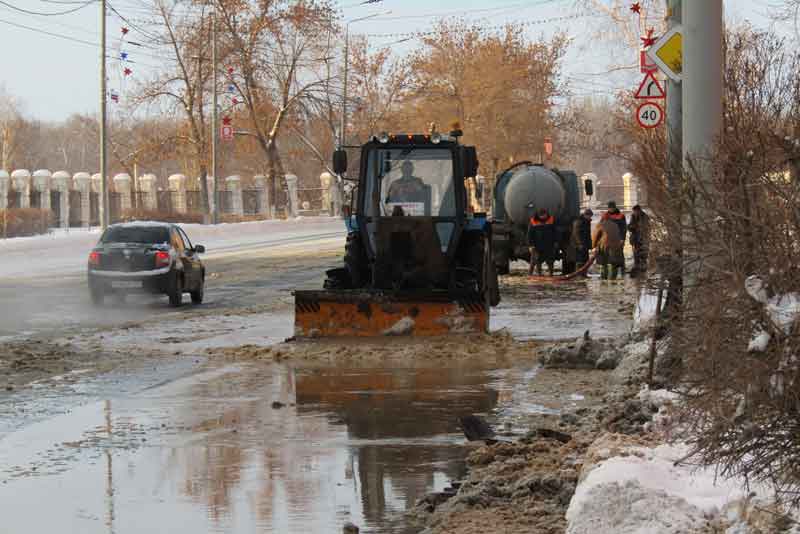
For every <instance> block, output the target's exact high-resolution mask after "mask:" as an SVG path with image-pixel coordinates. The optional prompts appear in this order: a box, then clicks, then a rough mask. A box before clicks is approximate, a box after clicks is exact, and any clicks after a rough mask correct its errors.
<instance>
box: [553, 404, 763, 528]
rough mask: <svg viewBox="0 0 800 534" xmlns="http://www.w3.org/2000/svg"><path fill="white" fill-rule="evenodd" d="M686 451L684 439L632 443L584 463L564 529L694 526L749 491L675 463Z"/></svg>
mask: <svg viewBox="0 0 800 534" xmlns="http://www.w3.org/2000/svg"><path fill="white" fill-rule="evenodd" d="M650 393H655V392H650ZM648 395H649V394H648ZM659 395H660V394H659ZM618 452H619V451H618ZM688 453H689V448H688V446H687V445H685V444H676V445H660V446H658V447H655V448H646V447H636V446H632V447H629V448H627V449H626V450H624V451H623V452H622V453H621V454H620V455H618V456H613V457H611V458H607V459H605V460H603V461H600V462H599V463H597V464H596V465H594V466H589V467H588V469H589V470H588V472H587V467H584V473H583V474H582V480H581V481H580V483H579V484H578V487H577V489H576V491H575V495H574V496H573V497H572V500H571V501H570V504H569V508H568V510H567V522H568V527H567V533H568V534H600V533H609V534H610V533H614V534H644V533H647V534H679V533H685V532H692V531H694V530H696V529H699V528H701V527H703V526H704V525H706V524H707V522H708V519H709V518H713V517H716V516H719V515H720V514H721V513H722V511H723V510H724V509H725V508H726V507H727V505H731V506H732V505H733V504H734V503H737V502H739V501H741V500H743V499H745V498H746V497H747V496H748V493H747V491H746V490H745V489H744V485H743V484H742V483H741V481H738V480H731V479H728V480H723V479H720V478H718V477H717V476H716V474H715V473H714V471H713V470H712V469H696V468H694V467H693V466H687V465H683V464H680V463H679V464H678V465H676V462H679V461H680V460H681V459H683V458H685V457H686V456H687V455H688Z"/></svg>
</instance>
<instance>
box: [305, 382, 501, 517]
mask: <svg viewBox="0 0 800 534" xmlns="http://www.w3.org/2000/svg"><path fill="white" fill-rule="evenodd" d="M296 398H297V406H298V412H299V413H301V414H303V413H309V412H315V411H320V410H322V411H324V412H328V414H329V415H328V418H329V420H331V421H332V422H334V423H337V422H342V423H344V425H346V428H347V434H348V437H349V438H350V440H351V444H350V445H349V449H350V455H351V457H353V458H354V462H355V464H356V465H357V473H358V482H359V486H358V492H359V493H360V502H361V508H362V513H363V515H364V519H365V521H366V524H367V525H370V526H376V527H377V526H379V525H380V526H382V528H379V529H378V531H385V532H390V531H392V530H391V529H390V528H387V527H388V525H387V523H389V522H391V519H392V518H393V517H394V518H395V519H397V518H398V512H402V511H403V510H405V509H407V508H409V507H410V506H413V504H414V503H416V501H417V500H418V499H420V498H421V497H422V496H423V495H425V494H426V493H428V492H430V491H431V490H432V489H434V488H436V489H441V486H442V485H444V484H445V483H446V482H448V481H450V480H453V479H458V478H460V477H461V476H463V474H464V465H463V461H462V459H463V456H464V453H463V450H462V448H461V446H460V445H457V444H458V443H460V442H462V441H463V440H462V439H461V437H460V431H459V429H458V425H457V417H458V415H464V414H470V413H486V412H489V411H491V410H492V409H493V408H494V406H495V405H496V403H497V399H498V394H497V391H495V390H493V389H491V388H488V387H487V386H486V376H485V374H484V373H482V372H479V371H475V370H472V371H467V370H464V369H415V370H407V369H394V370H386V369H325V370H317V371H298V372H297V391H296ZM437 477H438V480H439V481H440V484H439V487H436V486H437V484H436V481H437Z"/></svg>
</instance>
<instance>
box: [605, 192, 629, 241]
mask: <svg viewBox="0 0 800 534" xmlns="http://www.w3.org/2000/svg"><path fill="white" fill-rule="evenodd" d="M604 217H606V218H608V219H611V220H612V221H614V222H615V223H616V225H617V228H619V237H620V239H622V242H623V243H625V236H626V234H627V232H628V223H627V221H626V220H625V214H624V213H622V212H621V211H619V209H618V208H617V203H616V202H614V201H613V200H612V201H610V202H609V203H608V211H607V212H606V213H605V215H604Z"/></svg>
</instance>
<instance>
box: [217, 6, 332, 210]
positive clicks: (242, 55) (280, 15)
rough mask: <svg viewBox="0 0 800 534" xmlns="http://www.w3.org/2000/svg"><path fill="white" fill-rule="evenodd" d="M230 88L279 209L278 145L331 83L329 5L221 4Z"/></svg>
mask: <svg viewBox="0 0 800 534" xmlns="http://www.w3.org/2000/svg"><path fill="white" fill-rule="evenodd" d="M217 8H218V16H219V18H220V21H221V25H222V27H223V28H224V31H225V39H226V46H227V47H228V49H227V54H228V58H229V64H230V65H231V66H232V68H233V70H234V72H233V73H231V76H230V80H229V81H230V83H231V84H232V85H233V86H234V87H235V88H236V91H237V93H238V95H239V96H240V97H241V99H242V101H243V106H244V111H243V114H244V115H245V116H246V117H247V122H248V125H249V130H248V135H250V136H252V137H254V138H255V139H256V141H257V143H258V146H259V147H260V148H261V151H262V153H263V155H264V158H265V161H266V174H267V177H268V179H269V183H270V189H271V193H272V194H271V195H270V198H271V202H272V203H273V205H274V206H277V192H278V184H279V180H280V179H281V178H282V177H283V175H284V168H283V162H282V159H281V154H280V151H279V150H278V140H279V138H280V136H281V133H282V130H283V127H284V125H285V123H286V122H287V121H288V120H289V119H290V116H291V115H292V114H293V113H296V112H298V108H299V106H300V104H301V103H302V102H303V101H305V100H307V99H309V98H310V97H311V96H312V95H314V94H320V93H323V92H324V90H325V88H326V86H327V85H328V82H329V81H330V77H329V71H328V70H327V69H326V68H325V62H326V60H329V59H330V55H331V50H332V48H331V44H330V40H329V39H327V35H328V32H330V31H331V29H332V20H333V16H332V11H331V7H330V6H329V5H328V4H327V3H326V2H318V1H314V0H309V1H305V2H298V3H294V4H286V3H284V2H280V1H277V0H261V1H255V0H219V1H218V3H217Z"/></svg>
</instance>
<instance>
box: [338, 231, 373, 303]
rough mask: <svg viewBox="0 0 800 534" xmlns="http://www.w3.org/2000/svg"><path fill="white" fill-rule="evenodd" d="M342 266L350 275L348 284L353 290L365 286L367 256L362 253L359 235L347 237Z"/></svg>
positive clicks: (353, 234) (354, 234)
mask: <svg viewBox="0 0 800 534" xmlns="http://www.w3.org/2000/svg"><path fill="white" fill-rule="evenodd" d="M344 265H345V268H346V269H347V272H348V273H349V275H350V284H351V286H352V287H353V288H354V289H356V288H360V287H364V286H365V285H366V284H367V282H368V276H367V255H366V254H365V253H364V247H363V245H362V244H361V236H360V234H357V233H351V234H348V235H347V242H346V243H345V246H344Z"/></svg>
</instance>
